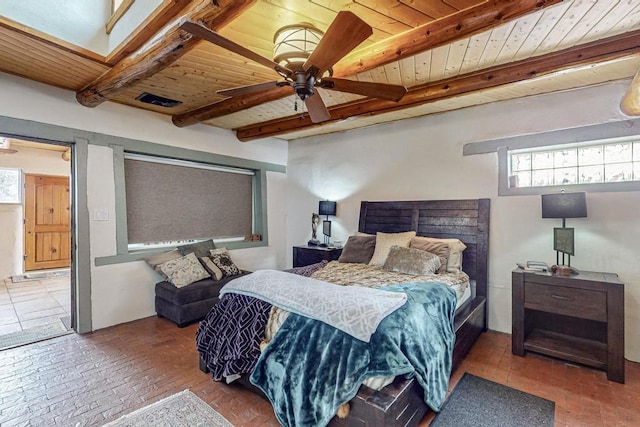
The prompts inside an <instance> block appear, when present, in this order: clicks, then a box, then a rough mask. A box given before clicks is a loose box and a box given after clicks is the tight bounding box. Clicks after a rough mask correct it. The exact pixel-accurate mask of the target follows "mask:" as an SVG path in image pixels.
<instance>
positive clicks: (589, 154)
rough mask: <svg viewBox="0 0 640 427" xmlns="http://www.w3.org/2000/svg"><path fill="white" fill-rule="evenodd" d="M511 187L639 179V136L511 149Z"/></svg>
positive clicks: (509, 175) (509, 174) (588, 183)
mask: <svg viewBox="0 0 640 427" xmlns="http://www.w3.org/2000/svg"><path fill="white" fill-rule="evenodd" d="M508 162H509V165H508V168H509V172H508V186H509V188H527V187H550V186H566V185H580V184H586V185H591V184H610V183H622V182H633V181H640V139H639V138H637V137H636V138H635V139H629V138H626V139H615V140H606V141H599V142H596V143H594V142H590V143H585V144H573V145H563V146H558V147H545V148H543V149H526V150H509V151H508Z"/></svg>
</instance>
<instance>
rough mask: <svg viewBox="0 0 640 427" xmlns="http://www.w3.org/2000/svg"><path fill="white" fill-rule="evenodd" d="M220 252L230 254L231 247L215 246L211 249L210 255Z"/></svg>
mask: <svg viewBox="0 0 640 427" xmlns="http://www.w3.org/2000/svg"><path fill="white" fill-rule="evenodd" d="M218 254H227V255H229V249H227V248H225V247H223V248H215V249H211V250H210V251H209V255H218Z"/></svg>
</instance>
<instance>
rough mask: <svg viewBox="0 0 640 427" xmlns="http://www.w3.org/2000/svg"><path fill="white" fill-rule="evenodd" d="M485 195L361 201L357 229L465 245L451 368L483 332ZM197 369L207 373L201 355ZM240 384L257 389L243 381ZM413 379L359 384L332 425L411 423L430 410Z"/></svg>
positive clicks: (484, 328) (486, 206) (403, 424)
mask: <svg viewBox="0 0 640 427" xmlns="http://www.w3.org/2000/svg"><path fill="white" fill-rule="evenodd" d="M489 206H490V203H489V199H469V200H442V201H396V202H377V201H376V202H367V201H365V202H362V203H361V209H360V221H359V227H358V231H359V232H360V233H364V234H376V233H377V232H383V233H401V232H406V231H415V232H416V235H417V236H430V237H436V238H456V239H459V240H461V241H462V242H463V243H464V244H465V245H466V249H465V250H464V252H463V253H462V268H463V270H464V272H465V273H466V275H468V277H469V280H470V283H471V287H470V289H471V292H470V295H469V297H468V298H467V299H466V301H465V302H464V303H463V304H462V305H460V306H459V307H458V309H457V310H456V312H455V318H454V330H455V345H454V347H453V358H452V366H453V369H455V367H456V366H458V365H459V364H460V362H461V361H462V360H463V358H464V357H465V355H466V354H467V353H468V351H469V350H470V348H471V347H472V345H473V344H474V342H475V341H476V339H477V337H478V336H479V335H480V333H481V332H482V331H483V330H486V321H487V316H486V304H487V254H488V236H489ZM200 368H201V370H203V371H204V372H208V367H207V364H206V363H205V362H204V360H203V357H201V360H200ZM238 381H239V382H240V383H242V384H244V385H246V386H248V387H250V388H251V389H252V390H254V391H257V392H259V393H261V392H260V390H259V389H257V388H256V387H254V386H253V385H252V384H251V383H250V382H249V381H248V379H247V377H246V376H245V377H241V378H240V379H239V380H238ZM423 396H424V394H423V390H422V388H421V387H420V385H419V384H418V381H417V380H416V379H415V377H413V378H409V379H406V378H404V377H403V376H398V377H396V378H395V380H394V381H393V382H392V383H391V384H390V385H387V386H386V387H384V388H382V389H381V390H379V391H375V390H372V389H370V388H368V387H364V386H363V387H361V388H360V389H359V391H358V393H357V395H356V396H355V397H354V398H353V399H352V400H351V401H350V402H349V404H350V409H349V411H348V416H347V417H346V418H339V417H337V416H336V417H333V419H331V421H330V423H329V425H332V426H342V425H344V426H357V425H362V426H365V425H366V426H412V425H417V424H418V422H419V421H420V420H421V419H422V417H423V416H424V414H425V413H426V412H427V411H428V410H429V408H428V406H427V405H426V404H425V403H424V399H423Z"/></svg>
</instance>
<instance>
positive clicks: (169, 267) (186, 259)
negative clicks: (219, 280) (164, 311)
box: [160, 252, 211, 288]
mask: <svg viewBox="0 0 640 427" xmlns="http://www.w3.org/2000/svg"><path fill="white" fill-rule="evenodd" d="M160 270H162V272H163V273H164V274H165V275H166V276H167V277H168V278H169V281H170V282H171V283H173V285H174V286H175V287H176V288H182V287H184V286H187V285H190V284H192V283H193V282H197V281H198V280H202V279H206V278H207V277H211V276H210V275H209V273H207V271H206V270H205V269H204V268H203V267H202V264H200V261H198V258H197V257H196V255H195V254H194V253H193V252H191V253H190V254H188V255H185V256H183V257H181V258H176V259H172V260H171V261H167V262H165V263H164V264H160Z"/></svg>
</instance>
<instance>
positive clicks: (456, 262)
mask: <svg viewBox="0 0 640 427" xmlns="http://www.w3.org/2000/svg"><path fill="white" fill-rule="evenodd" d="M420 239H424V240H425V241H430V242H439V243H446V244H447V246H449V259H448V260H447V271H448V272H449V273H460V272H461V271H462V251H464V250H465V249H467V245H465V244H464V243H462V242H461V241H460V240H459V239H440V238H436V237H420Z"/></svg>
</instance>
